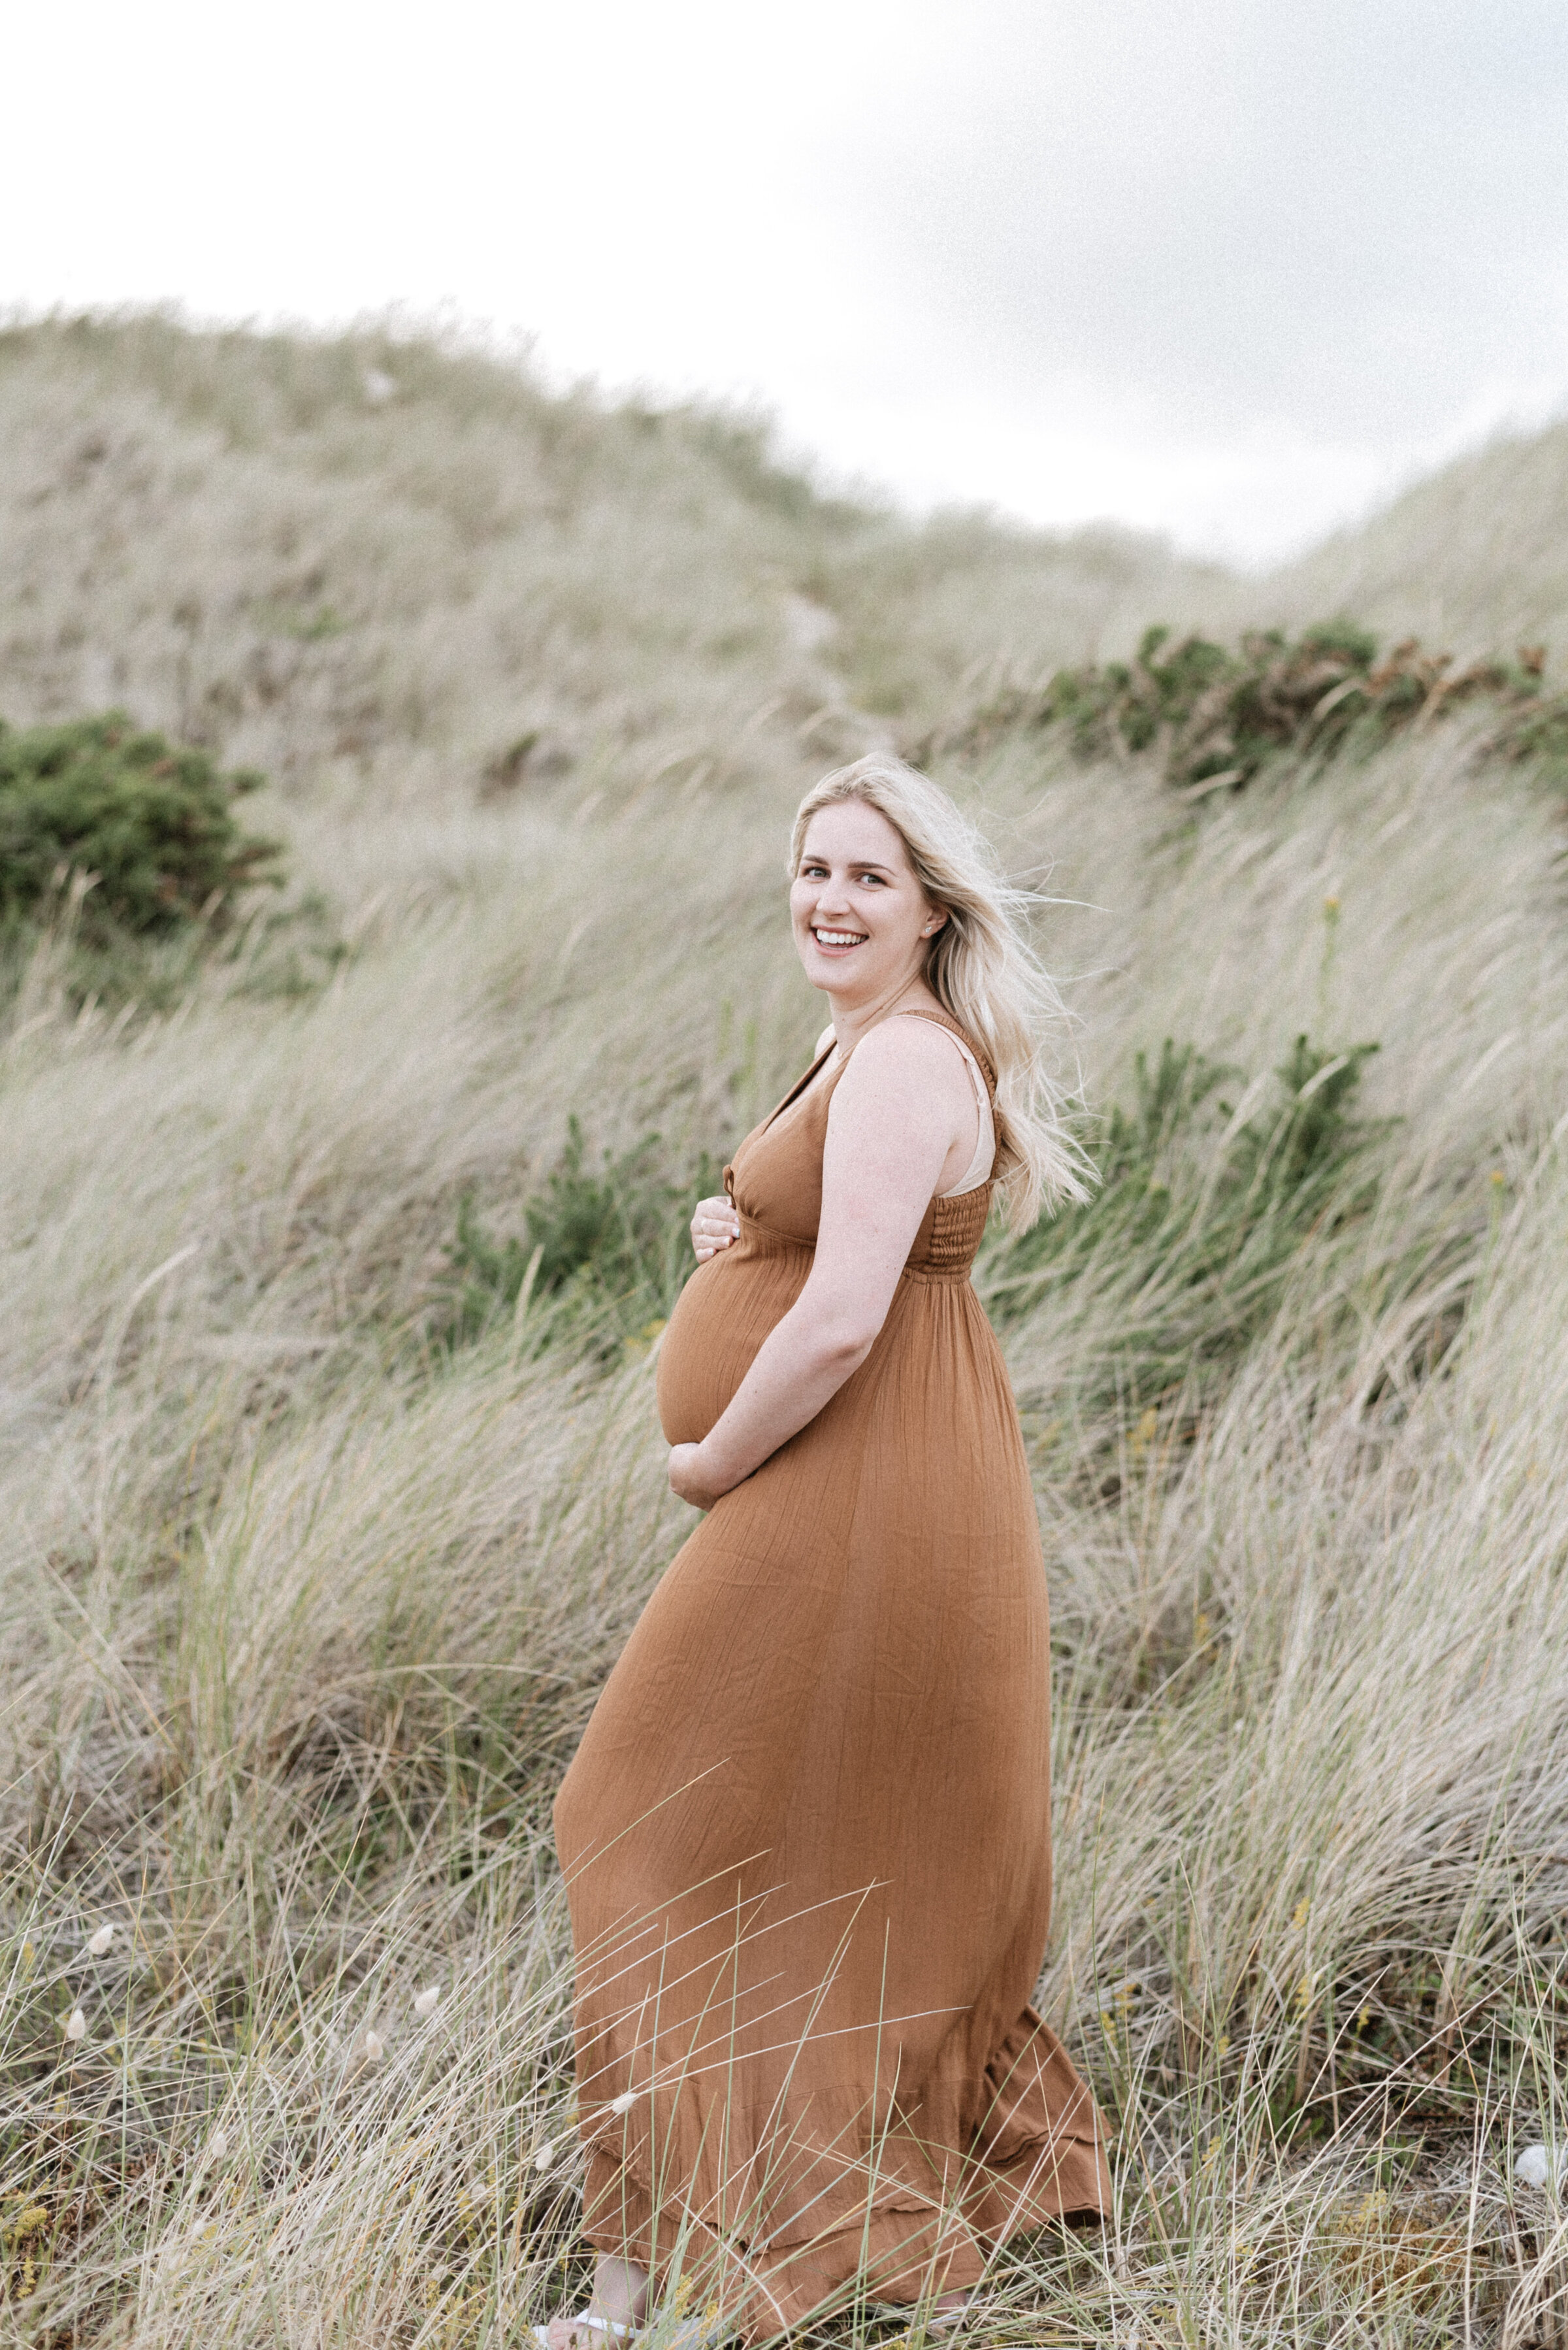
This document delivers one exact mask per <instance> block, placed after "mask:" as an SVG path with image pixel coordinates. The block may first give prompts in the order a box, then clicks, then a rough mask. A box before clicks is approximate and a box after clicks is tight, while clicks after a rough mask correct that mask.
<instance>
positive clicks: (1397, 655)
mask: <svg viewBox="0 0 1568 2350" xmlns="http://www.w3.org/2000/svg"><path fill="white" fill-rule="evenodd" d="M1171 633H1172V632H1171V630H1170V629H1167V628H1154V629H1147V630H1146V631H1145V634H1144V637H1143V639H1142V642H1141V643H1140V644H1139V646H1138V649H1137V654H1136V656H1135V657H1134V659H1133V660H1131V661H1106V662H1105V663H1104V664H1103V665H1101V664H1099V663H1095V662H1089V663H1086V664H1085V665H1084V666H1083V667H1081V668H1077V669H1064V670H1058V671H1057V672H1056V674H1055V675H1054V677H1053V678H1052V680H1051V681H1050V683H1049V684H1048V685H1046V686H1044V687H1043V688H1041V689H1039V690H1038V691H1023V690H1022V689H1018V688H1012V689H1010V690H1009V691H1006V692H1004V693H1002V694H999V695H995V696H993V697H992V699H991V700H990V701H988V702H984V703H983V704H981V706H980V707H979V708H978V709H976V710H973V711H971V712H969V713H968V714H967V715H966V716H965V717H963V718H962V719H961V720H960V721H959V722H958V723H957V724H956V725H955V726H952V727H950V728H948V729H945V730H942V731H940V732H939V733H935V734H931V735H928V736H927V737H926V738H925V740H924V741H923V742H921V743H918V744H916V745H914V746H913V750H912V755H913V756H914V758H915V759H916V761H917V763H921V762H924V761H926V760H928V759H929V758H931V757H933V756H936V755H938V754H940V753H942V752H945V751H957V752H960V753H969V754H974V753H977V752H983V751H985V750H987V749H989V748H991V747H992V745H993V744H994V743H998V742H1000V741H1002V740H1003V739H1004V738H1005V737H1007V736H1009V735H1012V734H1016V733H1036V732H1041V731H1043V730H1044V729H1046V728H1051V727H1064V728H1065V729H1066V731H1067V733H1068V738H1069V740H1070V741H1071V743H1072V745H1073V748H1074V750H1075V752H1076V753H1077V754H1078V756H1079V757H1080V758H1084V759H1102V758H1105V757H1106V756H1107V755H1112V756H1114V755H1116V754H1122V753H1128V752H1130V753H1138V752H1143V751H1147V750H1150V749H1153V748H1161V747H1162V748H1163V751H1164V765H1165V774H1166V779H1167V781H1168V782H1169V783H1171V784H1174V785H1178V786H1179V787H1181V788H1184V789H1185V790H1187V791H1188V792H1189V794H1190V795H1193V796H1195V797H1197V796H1201V795H1205V794H1207V793H1208V792H1210V791H1220V790H1223V789H1226V788H1227V787H1231V788H1235V787H1239V786H1241V785H1243V784H1247V783H1250V782H1251V779H1252V777H1253V776H1254V775H1257V774H1258V772H1259V771H1260V769H1261V768H1262V767H1263V766H1265V765H1266V764H1268V763H1269V761H1271V760H1272V759H1276V758H1278V757H1279V756H1280V755H1281V754H1284V753H1294V754H1297V755H1300V754H1303V753H1312V754H1317V755H1323V754H1328V753H1330V752H1332V751H1334V750H1336V749H1338V748H1340V747H1341V746H1349V747H1352V748H1362V749H1367V750H1370V749H1373V748H1375V747H1376V745H1377V744H1379V743H1384V742H1386V741H1387V740H1388V739H1389V737H1390V736H1391V735H1394V734H1397V733H1400V732H1402V731H1403V730H1404V729H1405V728H1407V727H1409V726H1413V725H1415V724H1416V723H1417V722H1419V723H1423V724H1429V723H1433V722H1434V721H1436V720H1438V719H1439V718H1442V717H1444V716H1447V715H1448V714H1449V712H1452V711H1454V710H1457V709H1459V708H1460V707H1462V706H1463V705H1465V704H1467V703H1473V702H1486V703H1490V705H1491V706H1492V707H1493V708H1494V709H1495V710H1496V712H1497V713H1498V716H1497V724H1496V726H1495V728H1494V729H1493V731H1492V733H1491V735H1490V743H1491V746H1492V747H1493V748H1494V749H1496V750H1497V751H1499V752H1501V754H1502V755H1504V756H1505V757H1507V758H1510V759H1514V760H1521V761H1522V760H1529V761H1531V762H1532V763H1533V764H1536V765H1538V766H1539V765H1544V766H1546V767H1547V768H1548V769H1549V770H1551V771H1552V775H1553V778H1554V780H1556V781H1558V782H1559V783H1563V784H1568V694H1563V693H1557V694H1552V695H1547V694H1545V693H1543V691H1542V674H1543V671H1544V665H1545V662H1544V655H1543V654H1542V651H1541V650H1540V649H1539V648H1535V647H1525V648H1523V649H1521V651H1520V653H1519V655H1518V657H1517V659H1516V660H1512V661H1502V660H1480V661H1471V662H1469V664H1468V665H1467V666H1465V667H1463V668H1456V667H1455V665H1454V660H1453V656H1452V655H1451V654H1450V653H1428V652H1426V651H1424V650H1422V648H1421V646H1420V644H1419V643H1418V642H1417V639H1415V638H1410V639H1407V641H1406V642H1404V643H1403V644H1399V645H1396V646H1395V647H1394V649H1393V650H1392V651H1391V652H1389V653H1387V654H1386V655H1384V656H1383V658H1382V659H1381V660H1380V659H1379V657H1378V649H1377V639H1376V637H1374V636H1372V635H1370V634H1369V633H1368V631H1367V630H1366V629H1363V628H1361V627H1359V626H1358V625H1357V623H1356V622H1355V621H1354V620H1346V619H1338V620H1329V621H1324V622H1323V623H1321V624H1320V625H1319V626H1318V627H1316V628H1312V629H1306V630H1305V631H1304V632H1303V635H1302V636H1301V637H1299V638H1298V639H1296V640H1295V641H1294V642H1292V641H1291V639H1289V638H1287V637H1286V636H1285V635H1283V633H1282V631H1281V630H1279V629H1263V630H1260V631H1257V632H1256V633H1254V634H1252V635H1250V636H1246V637H1243V638H1242V639H1241V646H1240V648H1239V650H1236V651H1234V652H1231V651H1229V650H1227V649H1226V648H1225V647H1224V646H1223V645H1217V644H1213V643H1210V640H1209V639H1207V638H1204V637H1196V636H1192V637H1183V638H1181V639H1179V641H1178V642H1177V643H1176V644H1175V645H1173V646H1172V645H1170V638H1171ZM1168 647H1169V650H1167V648H1168Z"/></svg>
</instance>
